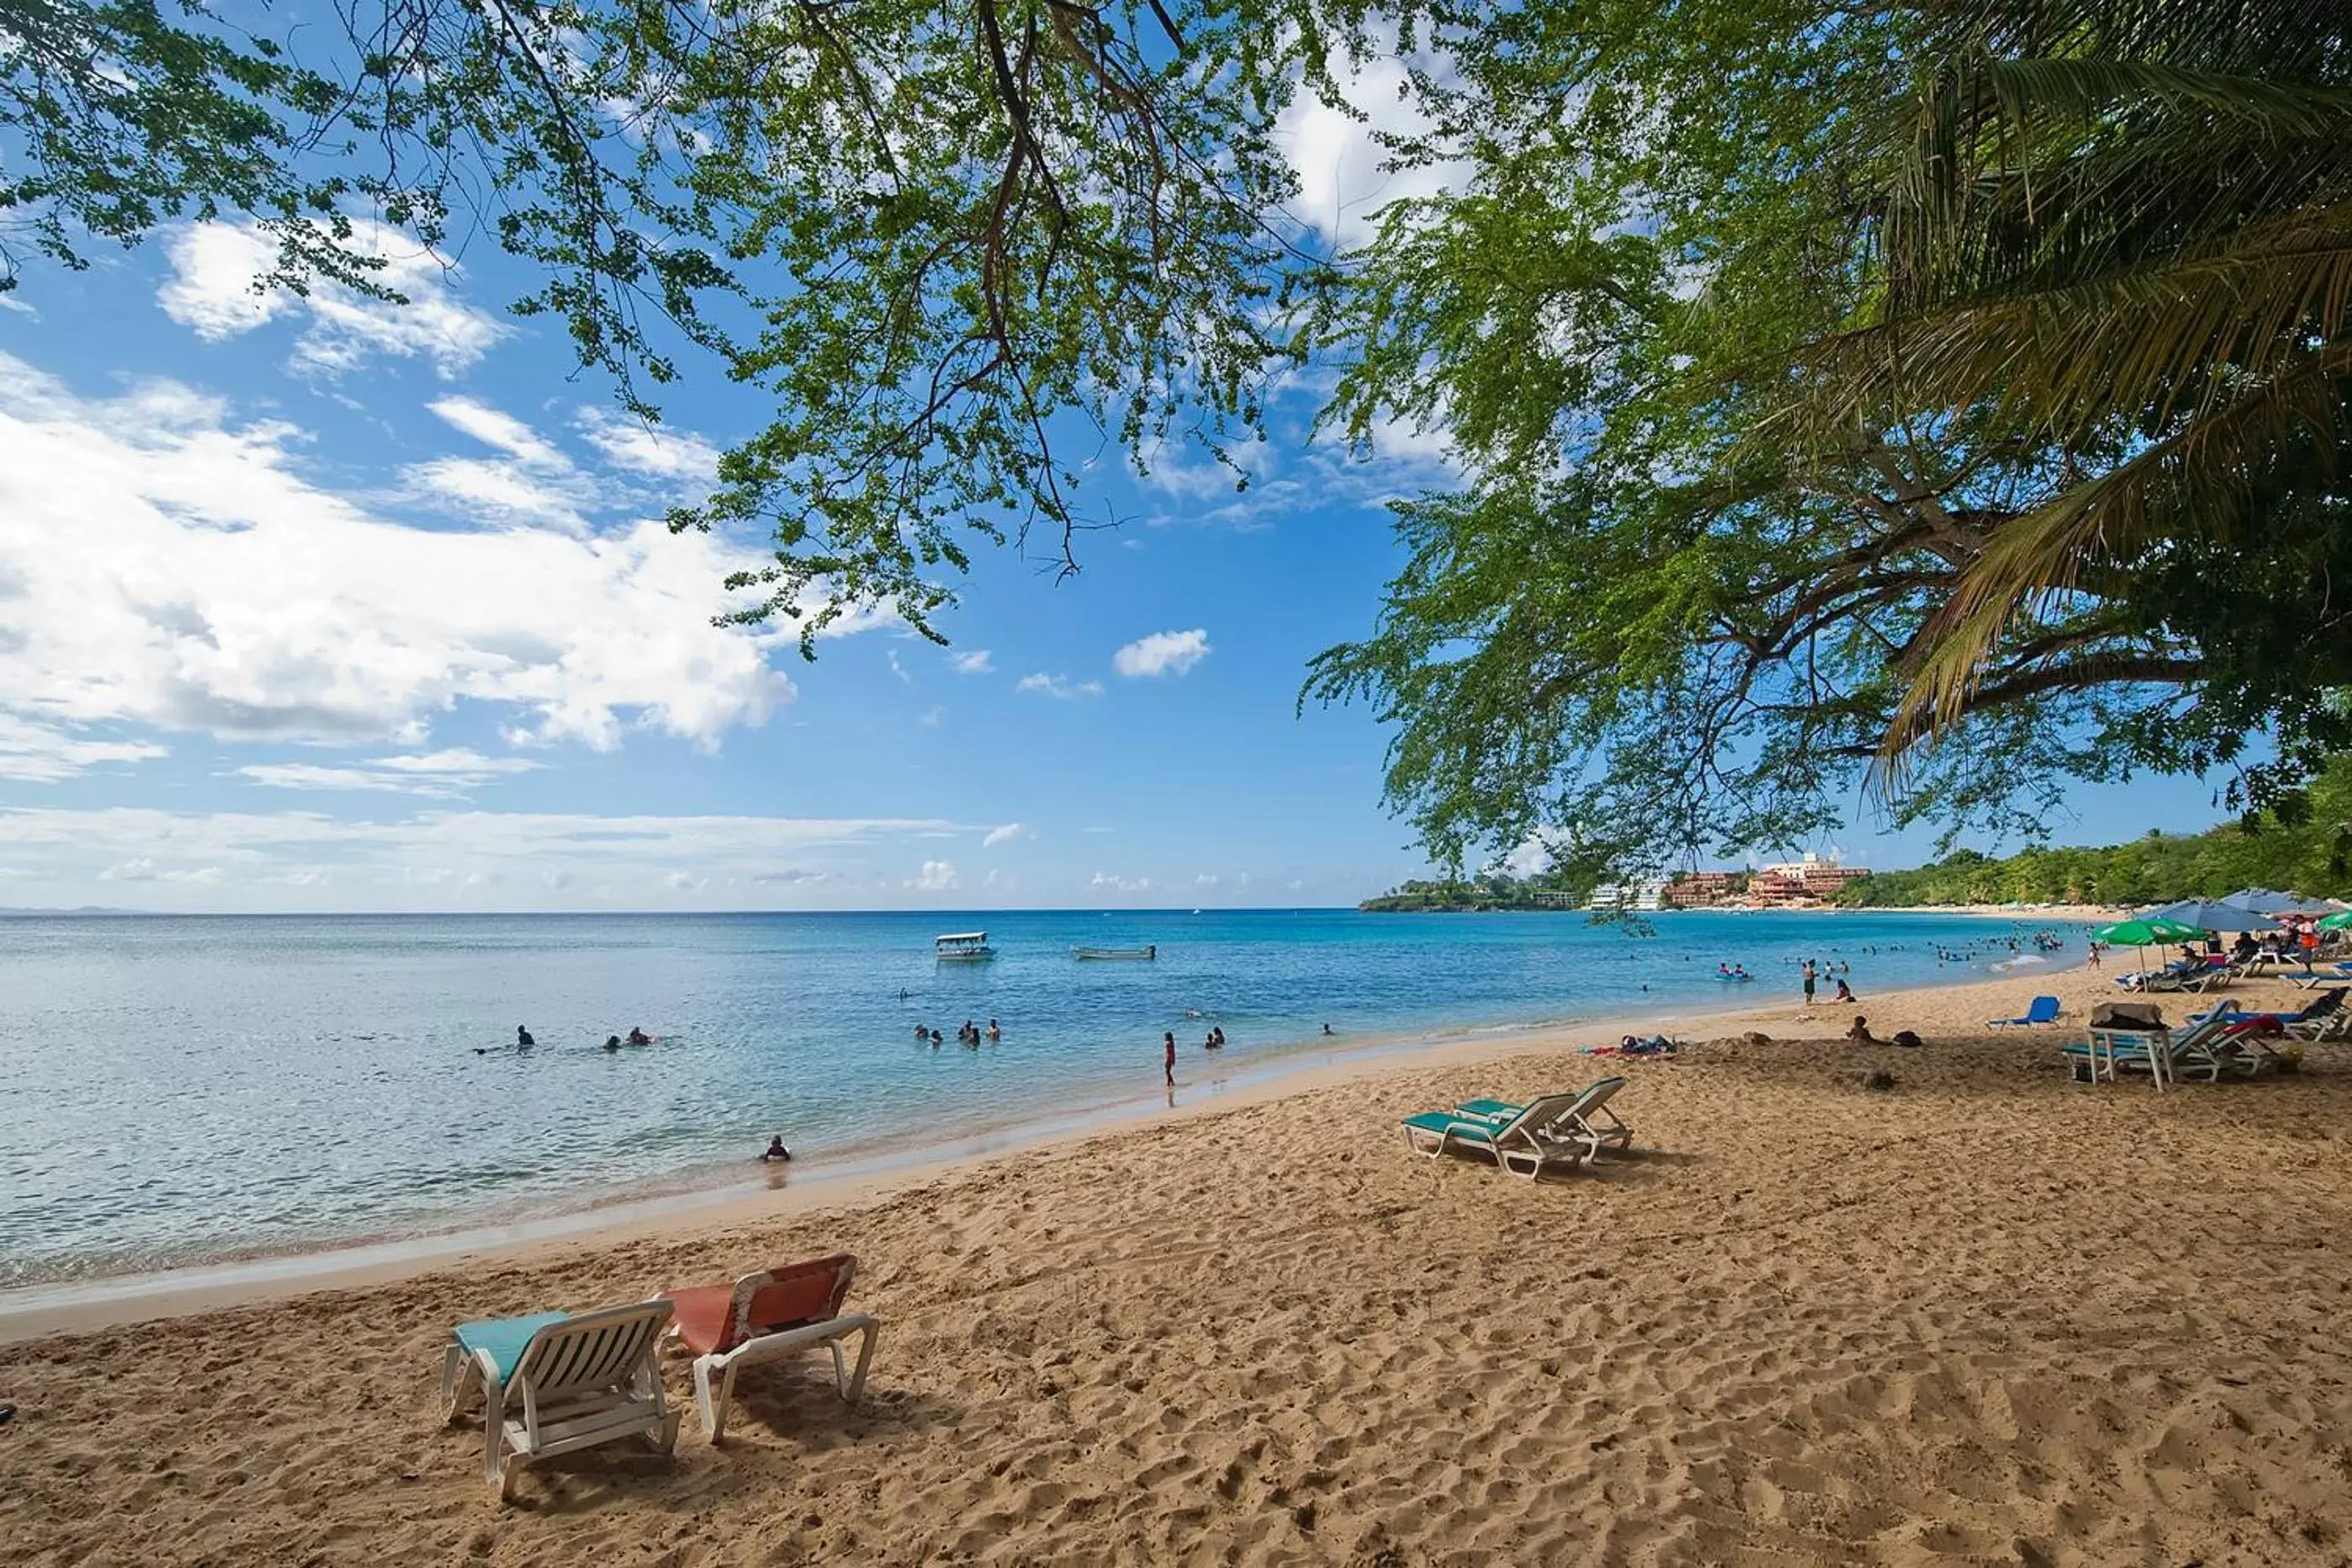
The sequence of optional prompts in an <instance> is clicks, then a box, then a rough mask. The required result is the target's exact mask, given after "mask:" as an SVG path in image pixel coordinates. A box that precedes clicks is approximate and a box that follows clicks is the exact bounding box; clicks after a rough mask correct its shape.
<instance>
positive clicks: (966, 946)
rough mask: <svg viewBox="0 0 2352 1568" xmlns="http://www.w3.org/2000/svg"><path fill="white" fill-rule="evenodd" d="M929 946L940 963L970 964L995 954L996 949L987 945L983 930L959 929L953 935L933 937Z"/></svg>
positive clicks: (986, 935)
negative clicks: (937, 956) (935, 953)
mask: <svg viewBox="0 0 2352 1568" xmlns="http://www.w3.org/2000/svg"><path fill="white" fill-rule="evenodd" d="M931 946H932V948H933V950H934V951H936V952H937V953H938V954H939V956H940V963H942V964H946V963H950V962H952V963H958V964H972V963H978V962H979V961H980V960H982V959H983V958H993V957H995V956H996V949H995V948H993V947H992V946H989V945H988V933H987V932H985V931H959V932H957V933H955V934H954V935H953V936H940V937H934V938H933V939H932V942H931Z"/></svg>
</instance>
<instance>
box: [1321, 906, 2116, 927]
mask: <svg viewBox="0 0 2352 1568" xmlns="http://www.w3.org/2000/svg"><path fill="white" fill-rule="evenodd" d="M1356 909H1357V913H1359V914H1360V915H1583V916H1585V917H1586V918H1588V919H1589V918H1591V916H1593V915H1626V916H1630V917H1632V918H1634V919H1640V920H1653V919H1655V918H1657V917H1658V916H1660V915H1965V916H1968V917H1969V918H1971V919H1979V920H2014V921H2016V922H2018V923H2019V924H2020V925H2032V924H2033V923H2034V922H2035V921H2037V920H2066V921H2082V920H2088V921H2099V922H2108V923H2112V922H2114V921H2117V920H2122V919H2125V918H2126V915H2125V912H2124V911H2122V910H2120V909H2111V908H2106V907H2104V906H2102V905H2099V904H2022V905H2020V904H1799V905H1789V904H1697V905H1694V906H1692V907H1689V908H1682V907H1676V908H1672V909H1627V910H1603V909H1592V908H1590V907H1583V906H1570V905H1561V904H1488V905H1484V906H1476V905H1462V906H1458V907H1454V908H1436V909H1392V908H1374V907H1373V906H1372V905H1371V904H1370V903H1366V904H1358V905H1357V906H1356Z"/></svg>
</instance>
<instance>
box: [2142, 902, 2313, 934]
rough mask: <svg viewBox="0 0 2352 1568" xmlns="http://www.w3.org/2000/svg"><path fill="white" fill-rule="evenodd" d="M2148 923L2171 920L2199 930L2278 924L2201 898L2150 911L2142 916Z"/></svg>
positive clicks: (2270, 927) (2270, 928)
mask: <svg viewBox="0 0 2352 1568" xmlns="http://www.w3.org/2000/svg"><path fill="white" fill-rule="evenodd" d="M2143 918H2145V919H2148V920H2170V921H2174V922H2177V923H2178V924H2179V925H2194V926H2196V927H2198V928H2199V929H2200V930H2202V931H2276V930H2278V929H2280V926H2279V923H2278V922H2277V921H2275V920H2273V919H2272V918H2271V917H2270V916H2269V915H2258V914H2256V913H2255V912H2254V911H2252V910H2251V909H2247V908H2244V907H2242V906H2241V905H2239V904H2209V903H2207V902H2206V901H2205V900H2203V899H2201V898H2188V899H2183V900H2182V901H2181V902H2179V904H2166V905H2165V906H2164V907H2163V908H2162V909H2151V910H2149V911H2148V912H2147V915H2145V916H2144V917H2143Z"/></svg>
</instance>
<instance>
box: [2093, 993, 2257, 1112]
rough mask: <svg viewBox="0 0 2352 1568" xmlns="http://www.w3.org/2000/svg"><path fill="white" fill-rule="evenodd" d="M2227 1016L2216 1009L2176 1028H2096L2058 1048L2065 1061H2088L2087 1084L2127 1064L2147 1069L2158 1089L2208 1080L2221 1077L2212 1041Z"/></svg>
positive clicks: (2220, 1064)
mask: <svg viewBox="0 0 2352 1568" xmlns="http://www.w3.org/2000/svg"><path fill="white" fill-rule="evenodd" d="M2231 1016H2232V1015H2231V1014H2230V1013H2228V1012H2226V1011H2223V1010H2221V1009H2216V1010H2214V1011H2213V1012H2210V1013H2208V1014H2206V1015H2205V1016H2204V1017H2203V1018H2200V1019H2196V1020H2194V1021H2192V1022H2191V1023H2189V1025H2188V1026H2187V1027H2186V1028H2183V1029H2179V1030H2163V1029H2153V1030H2150V1029H2098V1028H2095V1029H2093V1030H2091V1031H2090V1039H2089V1040H2087V1041H2078V1042H2076V1043H2074V1044H2072V1045H2066V1046H2062V1047H2060V1048H2059V1049H2060V1050H2061V1051H2063V1052H2064V1053H2065V1055H2066V1057H2067V1060H2068V1061H2070V1062H2082V1061H2088V1064H2089V1067H2090V1076H2089V1078H2088V1079H2087V1082H2091V1083H2099V1082H2114V1081H2115V1079H2116V1073H2117V1070H2118V1069H2121V1068H2128V1069H2131V1070H2133V1071H2144V1072H2146V1073H2147V1075H2148V1077H2149V1079H2150V1081H2151V1082H2154V1083H2155V1085H2156V1088H2157V1092H2158V1093H2162V1092H2164V1089H2165V1086H2166V1085H2167V1084H2168V1083H2169V1082H2173V1081H2174V1080H2176V1079H2180V1078H2198V1079H2202V1080H2203V1081H2204V1082H2208V1083H2211V1082H2216V1081H2218V1080H2219V1079H2220V1078H2221V1073H2222V1071H2223V1070H2224V1068H2225V1066H2226V1065H2227V1063H2226V1062H2225V1061H2223V1053H2222V1052H2221V1051H2217V1049H2216V1045H2217V1042H2219V1041H2220V1040H2221V1039H2222V1037H2223V1033H2224V1031H2225V1030H2228V1029H2229V1027H2230V1024H2231ZM2077 1077H2078V1079H2079V1078H2080V1073H2079V1071H2078V1073H2077Z"/></svg>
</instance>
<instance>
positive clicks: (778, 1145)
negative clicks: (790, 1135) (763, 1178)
mask: <svg viewBox="0 0 2352 1568" xmlns="http://www.w3.org/2000/svg"><path fill="white" fill-rule="evenodd" d="M792 1158H793V1152H792V1150H790V1149H788V1148H786V1147H784V1135H783V1134H782V1133H779V1134H776V1135H775V1136H774V1137H772V1138H770V1139H769V1140H768V1147H767V1150H766V1152H765V1153H763V1154H761V1155H760V1163H761V1165H766V1164H768V1163H769V1162H770V1161H776V1162H780V1163H782V1164H785V1165H789V1164H791V1163H792Z"/></svg>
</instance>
